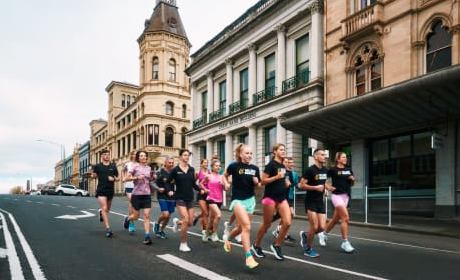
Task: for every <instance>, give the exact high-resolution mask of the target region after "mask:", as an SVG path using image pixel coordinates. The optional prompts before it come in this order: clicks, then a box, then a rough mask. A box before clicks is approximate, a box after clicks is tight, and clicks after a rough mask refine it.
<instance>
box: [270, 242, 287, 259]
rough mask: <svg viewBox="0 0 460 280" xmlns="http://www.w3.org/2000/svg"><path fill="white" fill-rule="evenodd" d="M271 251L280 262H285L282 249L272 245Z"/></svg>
mask: <svg viewBox="0 0 460 280" xmlns="http://www.w3.org/2000/svg"><path fill="white" fill-rule="evenodd" d="M270 249H271V250H272V252H273V254H274V255H275V258H276V259H277V260H280V261H284V257H283V254H282V253H281V247H280V246H275V244H272V245H270Z"/></svg>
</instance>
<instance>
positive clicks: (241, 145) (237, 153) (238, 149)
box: [235, 143, 246, 162]
mask: <svg viewBox="0 0 460 280" xmlns="http://www.w3.org/2000/svg"><path fill="white" fill-rule="evenodd" d="M245 147H246V144H244V143H239V144H238V145H236V148H235V159H236V161H238V162H241V151H242V150H243V149H244V148H245Z"/></svg>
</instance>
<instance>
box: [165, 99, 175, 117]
mask: <svg viewBox="0 0 460 280" xmlns="http://www.w3.org/2000/svg"><path fill="white" fill-rule="evenodd" d="M166 115H168V116H172V115H174V103H172V102H171V101H168V102H166Z"/></svg>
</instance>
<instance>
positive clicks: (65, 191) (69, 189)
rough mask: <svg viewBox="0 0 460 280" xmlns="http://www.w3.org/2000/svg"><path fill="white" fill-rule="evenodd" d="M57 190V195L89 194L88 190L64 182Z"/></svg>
mask: <svg viewBox="0 0 460 280" xmlns="http://www.w3.org/2000/svg"><path fill="white" fill-rule="evenodd" d="M55 192H56V194H57V195H76V196H88V192H87V191H85V190H82V189H79V188H77V187H75V186H73V185H66V184H62V185H59V186H57V187H56V189H55Z"/></svg>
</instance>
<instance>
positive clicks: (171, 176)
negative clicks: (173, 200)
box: [165, 169, 176, 196]
mask: <svg viewBox="0 0 460 280" xmlns="http://www.w3.org/2000/svg"><path fill="white" fill-rule="evenodd" d="M175 174H176V169H173V170H172V171H171V173H169V174H168V178H167V180H166V183H165V192H166V193H167V194H168V196H173V195H174V191H173V190H172V188H171V182H172V180H174V179H175V176H176V175H175Z"/></svg>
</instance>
